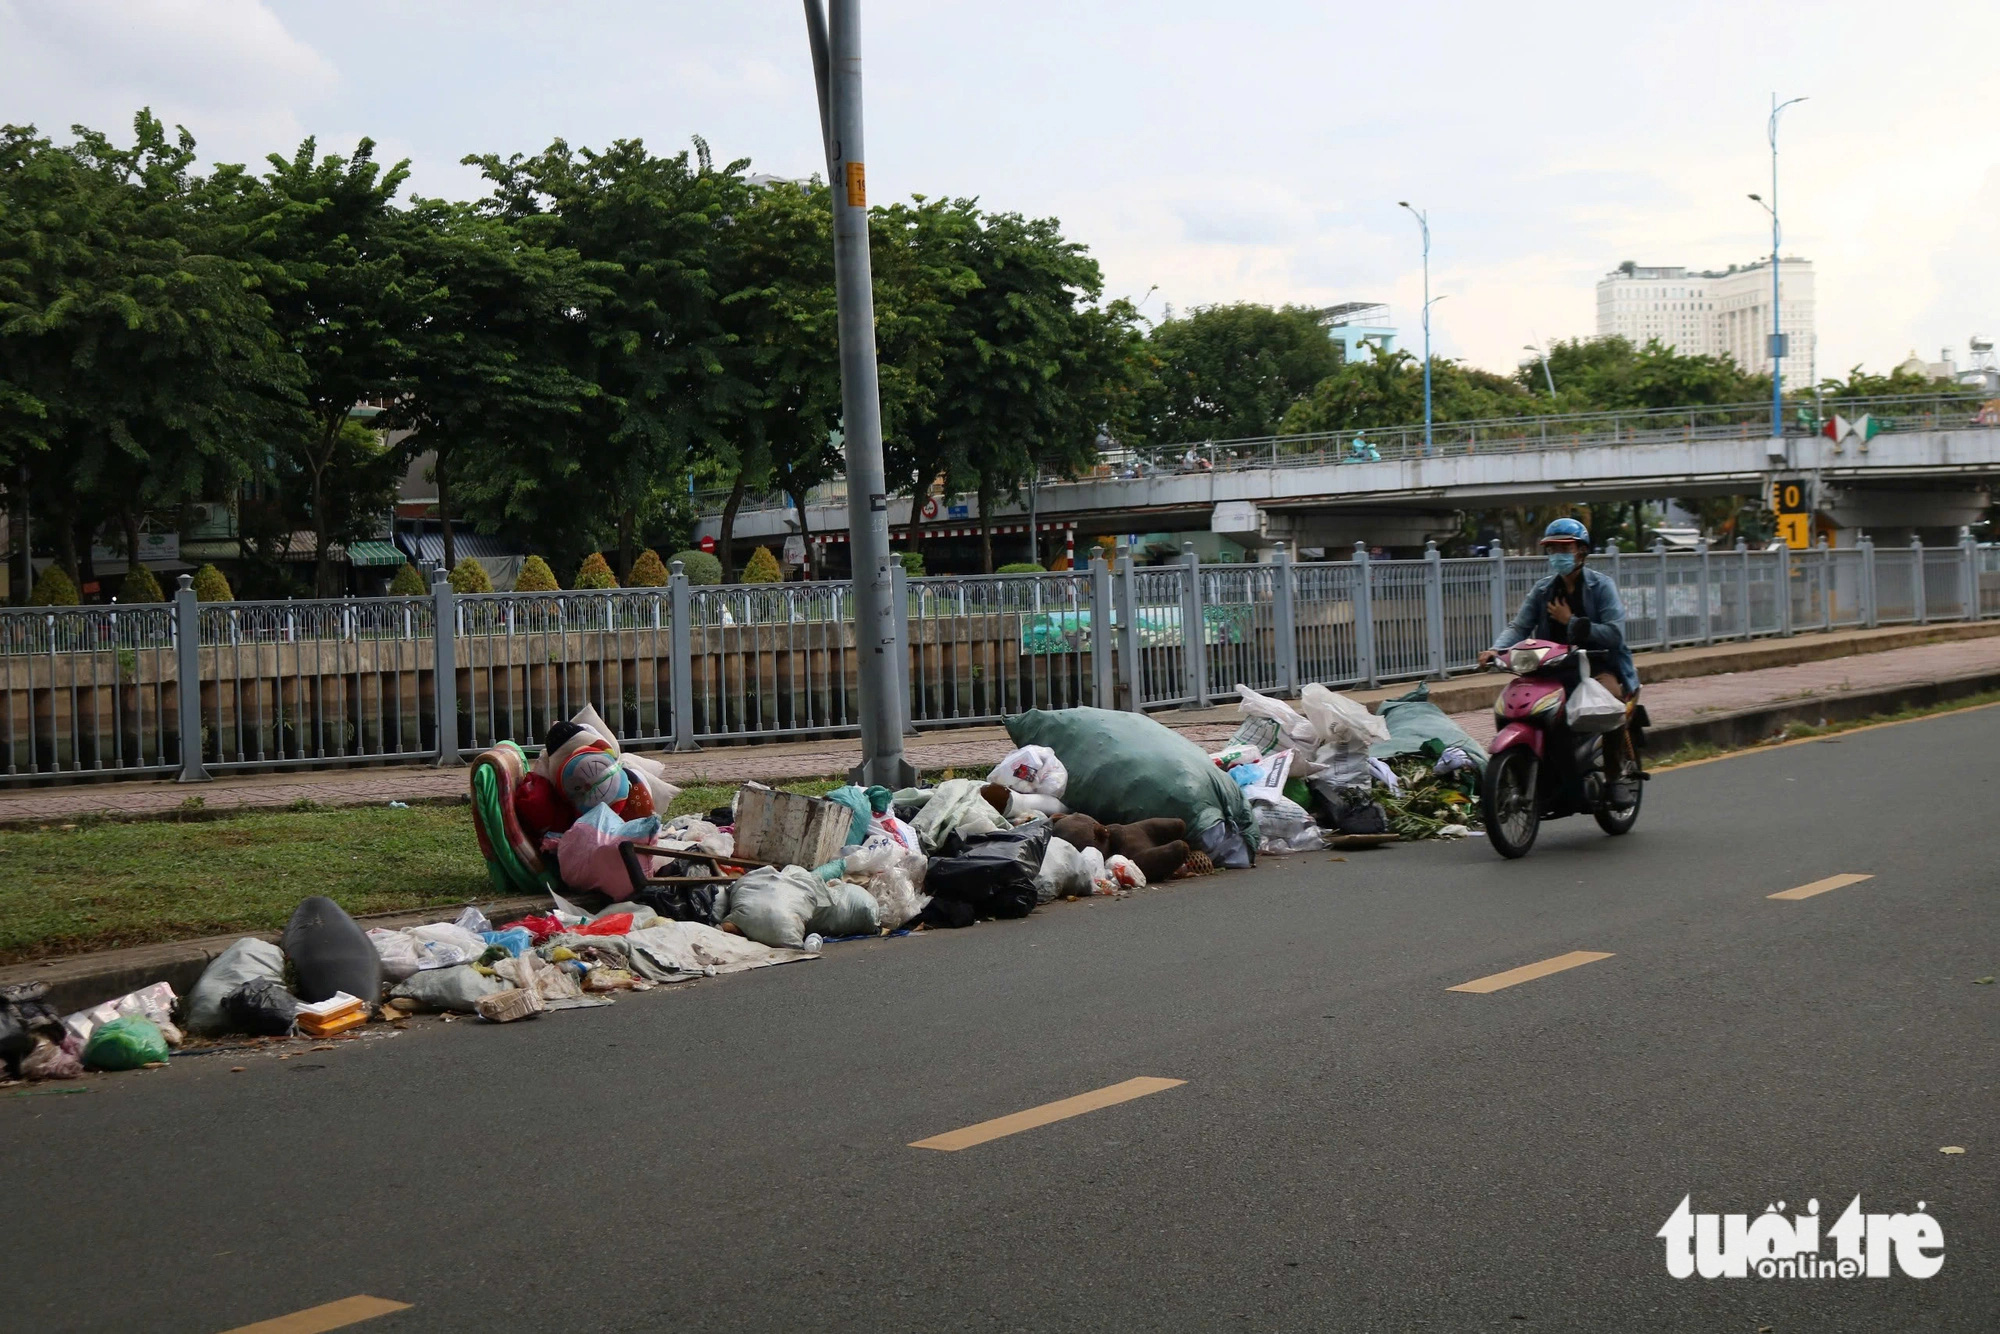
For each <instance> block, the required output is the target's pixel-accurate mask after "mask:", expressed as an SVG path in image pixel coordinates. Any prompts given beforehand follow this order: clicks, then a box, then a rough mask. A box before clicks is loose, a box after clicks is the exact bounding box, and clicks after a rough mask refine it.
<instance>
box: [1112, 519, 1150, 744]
mask: <svg viewBox="0 0 2000 1334" xmlns="http://www.w3.org/2000/svg"><path fill="white" fill-rule="evenodd" d="M1117 598H1118V671H1119V674H1120V675H1122V676H1123V677H1124V678H1125V707H1126V708H1127V709H1128V710H1130V711H1131V712H1133V713H1144V712H1145V711H1146V665H1145V662H1144V660H1143V659H1142V658H1141V657H1140V656H1139V655H1140V651H1141V650H1140V647H1139V576H1138V575H1137V574H1135V573H1133V570H1132V551H1131V548H1129V547H1127V546H1126V545H1125V544H1124V543H1123V542H1120V543H1119V544H1118V580H1117Z"/></svg>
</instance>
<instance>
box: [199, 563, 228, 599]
mask: <svg viewBox="0 0 2000 1334" xmlns="http://www.w3.org/2000/svg"><path fill="white" fill-rule="evenodd" d="M194 600H195V601H196V602H234V601H236V590H235V589H233V588H231V587H230V586H229V577H228V576H227V575H225V574H223V572H222V571H220V570H218V569H216V568H215V567H214V566H213V565H204V566H202V567H201V568H200V569H199V570H196V571H195V572H194Z"/></svg>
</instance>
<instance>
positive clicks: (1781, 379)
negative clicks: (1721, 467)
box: [1750, 93, 1806, 438]
mask: <svg viewBox="0 0 2000 1334" xmlns="http://www.w3.org/2000/svg"><path fill="white" fill-rule="evenodd" d="M1805 100H1806V99H1805V98H1803V97H1794V98H1792V99H1791V100H1790V101H1786V102H1780V101H1779V100H1778V95H1777V94H1776V93H1772V94H1771V119H1770V122H1769V124H1768V125H1767V126H1766V128H1765V135H1766V137H1767V138H1769V139H1770V141H1771V202H1770V203H1768V204H1764V201H1763V200H1761V199H1757V196H1756V195H1751V196H1750V197H1751V198H1752V199H1757V202H1758V203H1760V204H1764V211H1765V212H1766V213H1769V214H1770V215H1771V343H1770V354H1771V435H1772V436H1773V437H1774V438H1782V437H1783V436H1784V434H1785V370H1784V354H1785V335H1784V330H1783V326H1782V325H1781V324H1780V323H1779V320H1780V312H1779V306H1778V298H1779V287H1778V243H1779V238H1780V232H1779V228H1778V113H1779V112H1781V111H1783V110H1784V109H1785V108H1786V107H1788V106H1791V105H1792V103H1793V102H1803V101H1805Z"/></svg>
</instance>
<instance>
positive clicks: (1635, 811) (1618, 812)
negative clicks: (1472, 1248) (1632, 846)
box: [1591, 732, 1646, 838]
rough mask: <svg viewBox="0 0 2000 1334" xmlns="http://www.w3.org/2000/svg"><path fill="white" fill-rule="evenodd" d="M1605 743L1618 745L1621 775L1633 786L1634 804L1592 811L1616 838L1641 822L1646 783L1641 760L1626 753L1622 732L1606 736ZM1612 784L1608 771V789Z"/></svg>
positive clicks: (1601, 827)
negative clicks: (1641, 771)
mask: <svg viewBox="0 0 2000 1334" xmlns="http://www.w3.org/2000/svg"><path fill="white" fill-rule="evenodd" d="M1604 744H1605V747H1606V748H1607V749H1609V748H1611V747H1614V746H1615V747H1617V753H1618V760H1617V763H1618V765H1619V767H1620V769H1622V770H1623V772H1622V774H1620V775H1619V776H1620V777H1623V778H1624V779H1625V781H1626V782H1628V783H1630V784H1631V786H1632V804H1631V805H1630V806H1610V805H1605V806H1601V807H1599V808H1598V809H1597V810H1595V811H1592V812H1591V814H1592V815H1593V816H1595V817H1596V819H1597V827H1598V828H1599V829H1602V830H1603V831H1604V832H1605V833H1607V834H1610V835H1611V836H1612V837H1614V838H1615V837H1617V836H1618V835H1620V834H1629V833H1631V832H1632V826H1633V825H1635V824H1637V823H1638V822H1639V802H1640V800H1641V799H1642V798H1644V797H1645V795H1646V784H1645V782H1644V781H1643V780H1642V779H1641V778H1640V777H1639V761H1638V758H1637V756H1636V754H1635V755H1627V754H1626V753H1625V752H1626V749H1627V746H1626V741H1625V738H1624V736H1623V735H1622V734H1620V733H1616V732H1614V733H1612V734H1611V735H1610V736H1608V737H1606V738H1604ZM1632 749H1633V750H1635V751H1636V750H1637V747H1633V748H1632ZM1605 767H1606V769H1607V770H1609V769H1610V764H1609V763H1607V764H1606V766H1605ZM1610 785H1611V775H1610V774H1609V773H1607V775H1606V782H1605V789H1606V791H1609V790H1610Z"/></svg>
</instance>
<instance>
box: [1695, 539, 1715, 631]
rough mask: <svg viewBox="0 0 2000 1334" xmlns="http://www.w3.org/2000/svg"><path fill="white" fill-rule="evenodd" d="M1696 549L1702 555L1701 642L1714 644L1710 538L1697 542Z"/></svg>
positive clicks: (1699, 603)
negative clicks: (1710, 603) (1709, 599)
mask: <svg viewBox="0 0 2000 1334" xmlns="http://www.w3.org/2000/svg"><path fill="white" fill-rule="evenodd" d="M1695 551H1696V552H1698V553H1699V554H1700V556H1701V597H1700V599H1699V602H1698V604H1697V605H1699V606H1700V608H1701V642H1702V643H1704V644H1713V643H1714V642H1715V617H1714V613H1713V612H1712V611H1710V610H1709V606H1708V571H1709V564H1708V539H1707V538H1705V537H1704V538H1703V539H1701V541H1700V542H1698V543H1696V544H1695Z"/></svg>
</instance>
